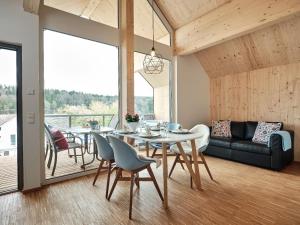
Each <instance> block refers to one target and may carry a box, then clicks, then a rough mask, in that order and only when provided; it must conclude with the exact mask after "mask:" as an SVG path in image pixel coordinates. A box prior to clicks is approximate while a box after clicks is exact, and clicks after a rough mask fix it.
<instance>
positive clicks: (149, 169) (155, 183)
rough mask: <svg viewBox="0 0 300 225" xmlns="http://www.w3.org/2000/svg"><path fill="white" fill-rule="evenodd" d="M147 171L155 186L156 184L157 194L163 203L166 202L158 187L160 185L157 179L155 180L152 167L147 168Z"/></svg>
mask: <svg viewBox="0 0 300 225" xmlns="http://www.w3.org/2000/svg"><path fill="white" fill-rule="evenodd" d="M147 170H148V173H149V175H150V177H151V178H152V181H153V184H154V186H155V188H156V190H157V192H158V195H159V197H160V199H161V200H162V201H164V197H163V196H162V194H161V192H160V189H159V186H158V184H157V181H156V178H155V176H154V174H153V171H152V169H151V166H150V165H149V166H147Z"/></svg>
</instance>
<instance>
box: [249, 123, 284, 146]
mask: <svg viewBox="0 0 300 225" xmlns="http://www.w3.org/2000/svg"><path fill="white" fill-rule="evenodd" d="M280 127H281V123H267V122H262V121H259V122H258V125H257V127H256V130H255V133H254V136H253V138H252V141H253V142H255V143H260V144H267V143H268V141H269V138H270V136H271V134H272V133H273V132H275V131H279V130H280Z"/></svg>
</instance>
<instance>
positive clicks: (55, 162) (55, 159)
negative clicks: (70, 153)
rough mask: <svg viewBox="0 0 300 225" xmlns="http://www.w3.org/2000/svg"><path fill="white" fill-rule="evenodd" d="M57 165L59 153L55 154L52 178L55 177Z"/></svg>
mask: <svg viewBox="0 0 300 225" xmlns="http://www.w3.org/2000/svg"><path fill="white" fill-rule="evenodd" d="M56 164H57V151H55V152H54V164H53V169H52V174H51V176H54V172H55V169H56Z"/></svg>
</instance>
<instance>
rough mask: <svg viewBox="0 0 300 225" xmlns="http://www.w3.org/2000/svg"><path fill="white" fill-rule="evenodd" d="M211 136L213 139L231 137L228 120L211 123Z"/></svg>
mask: <svg viewBox="0 0 300 225" xmlns="http://www.w3.org/2000/svg"><path fill="white" fill-rule="evenodd" d="M211 136H213V137H231V131H230V120H224V121H212V131H211Z"/></svg>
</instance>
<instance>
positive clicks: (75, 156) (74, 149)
mask: <svg viewBox="0 0 300 225" xmlns="http://www.w3.org/2000/svg"><path fill="white" fill-rule="evenodd" d="M73 151H74V158H75V163H77V155H76V148H73Z"/></svg>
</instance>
